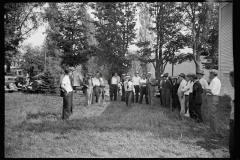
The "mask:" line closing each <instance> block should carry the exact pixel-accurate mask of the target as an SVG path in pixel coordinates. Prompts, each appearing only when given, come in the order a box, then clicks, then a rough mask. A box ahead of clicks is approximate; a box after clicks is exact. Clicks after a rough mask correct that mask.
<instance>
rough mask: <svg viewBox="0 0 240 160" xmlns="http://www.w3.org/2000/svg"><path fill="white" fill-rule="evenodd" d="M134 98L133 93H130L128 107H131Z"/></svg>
mask: <svg viewBox="0 0 240 160" xmlns="http://www.w3.org/2000/svg"><path fill="white" fill-rule="evenodd" d="M132 96H133V91H130V92H129V95H128V106H129V107H131V104H132V101H131V99H132Z"/></svg>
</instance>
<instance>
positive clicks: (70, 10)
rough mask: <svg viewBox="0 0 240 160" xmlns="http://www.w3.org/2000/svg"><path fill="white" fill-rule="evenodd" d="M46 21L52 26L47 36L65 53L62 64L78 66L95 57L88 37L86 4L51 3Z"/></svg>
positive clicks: (47, 10)
mask: <svg viewBox="0 0 240 160" xmlns="http://www.w3.org/2000/svg"><path fill="white" fill-rule="evenodd" d="M45 19H47V20H48V22H49V24H50V28H49V30H48V31H47V36H48V37H49V38H50V39H51V40H53V41H54V42H55V44H56V45H57V47H58V48H59V49H61V50H62V52H63V54H62V56H61V58H62V61H61V64H64V65H69V66H77V65H79V64H82V63H84V62H86V61H87V60H88V59H89V58H90V57H91V56H92V55H93V53H94V48H93V47H92V46H91V45H89V42H88V41H87V39H88V37H87V36H86V31H87V28H86V23H87V20H86V8H85V3H49V7H48V8H47V9H46V16H45Z"/></svg>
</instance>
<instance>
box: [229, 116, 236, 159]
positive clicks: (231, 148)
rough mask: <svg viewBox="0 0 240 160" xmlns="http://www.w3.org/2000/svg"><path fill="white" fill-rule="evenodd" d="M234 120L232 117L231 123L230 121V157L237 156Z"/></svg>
mask: <svg viewBox="0 0 240 160" xmlns="http://www.w3.org/2000/svg"><path fill="white" fill-rule="evenodd" d="M234 127H235V124H234V120H232V119H230V123H229V128H230V132H229V153H230V158H235V156H234Z"/></svg>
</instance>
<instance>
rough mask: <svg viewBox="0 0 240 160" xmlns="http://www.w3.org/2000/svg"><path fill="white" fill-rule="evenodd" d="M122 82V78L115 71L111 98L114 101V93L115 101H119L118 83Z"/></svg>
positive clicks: (111, 82) (111, 83) (111, 85)
mask: <svg viewBox="0 0 240 160" xmlns="http://www.w3.org/2000/svg"><path fill="white" fill-rule="evenodd" d="M119 83H120V78H119V77H118V75H117V73H116V72H115V73H114V76H112V78H111V81H110V100H111V101H113V95H114V101H117V92H118V84H119Z"/></svg>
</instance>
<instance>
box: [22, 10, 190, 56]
mask: <svg viewBox="0 0 240 160" xmlns="http://www.w3.org/2000/svg"><path fill="white" fill-rule="evenodd" d="M91 12H93V10H92V9H90V8H89V9H88V13H89V14H90V16H91V18H94V15H93V14H91ZM138 12H139V10H137V14H136V15H138ZM136 19H137V21H136V26H135V29H136V33H138V30H139V27H140V26H141V24H140V22H139V16H137V17H136ZM46 25H47V24H44V25H43V26H39V28H38V29H37V30H36V31H35V32H34V33H33V34H32V35H31V36H30V37H28V38H27V39H26V40H25V41H24V42H23V43H22V44H23V45H25V44H27V43H30V44H32V45H33V46H41V45H42V44H43V42H44V38H45V37H46V34H44V32H45V31H46ZM129 50H131V51H136V50H138V47H137V46H136V45H130V46H129ZM180 52H181V53H188V52H190V53H192V49H190V48H185V49H181V50H180Z"/></svg>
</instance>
